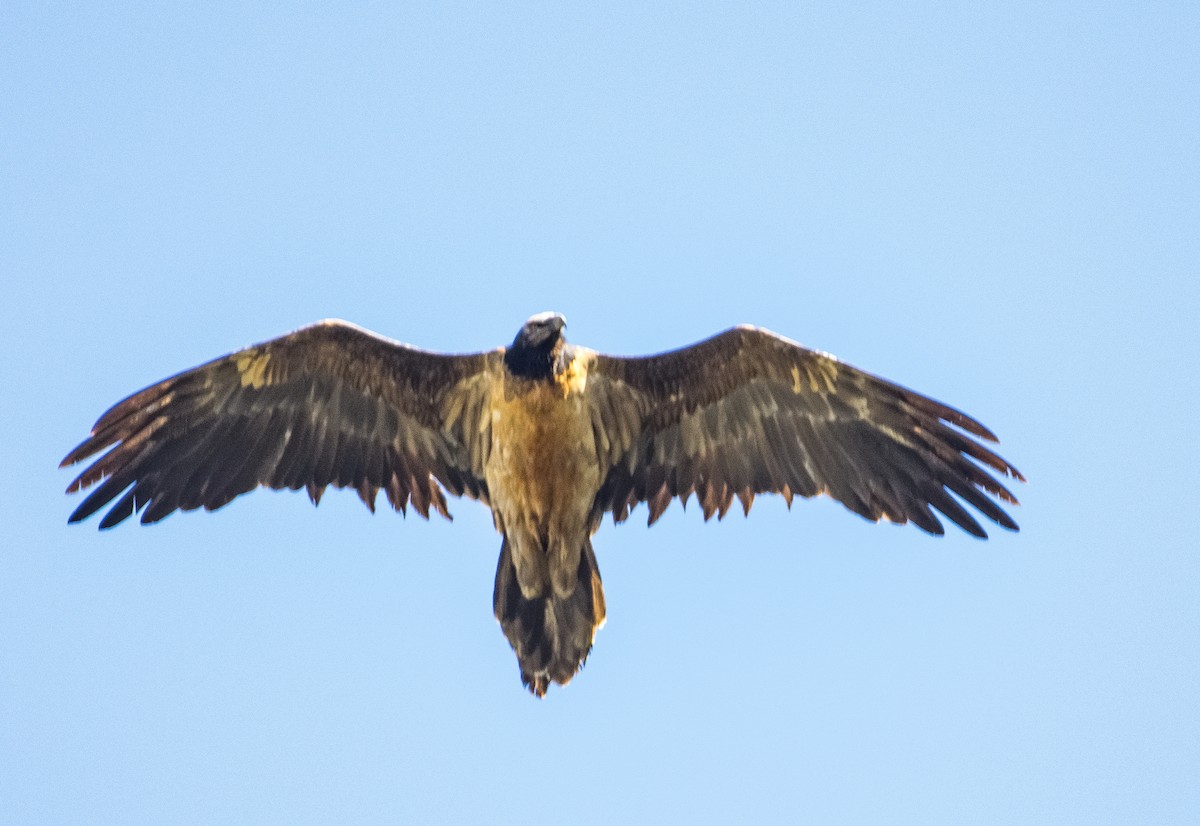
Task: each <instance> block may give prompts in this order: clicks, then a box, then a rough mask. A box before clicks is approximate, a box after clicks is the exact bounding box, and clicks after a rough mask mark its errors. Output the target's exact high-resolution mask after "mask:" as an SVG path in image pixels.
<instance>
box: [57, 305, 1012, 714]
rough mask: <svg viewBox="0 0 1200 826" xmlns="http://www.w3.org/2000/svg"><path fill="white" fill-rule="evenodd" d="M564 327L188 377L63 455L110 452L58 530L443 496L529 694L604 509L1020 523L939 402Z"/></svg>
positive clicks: (111, 419)
mask: <svg viewBox="0 0 1200 826" xmlns="http://www.w3.org/2000/svg"><path fill="white" fill-rule="evenodd" d="M564 326H565V321H564V320H563V318H562V317H561V316H559V315H557V314H554V313H543V314H539V315H537V316H534V317H533V318H531V319H530V320H529V321H528V322H526V324H525V325H524V326H523V327H522V328H521V331H520V332H519V333H518V335H517V337H516V339H515V340H514V341H513V343H512V345H510V346H509V347H507V348H500V349H498V350H494V351H491V352H487V353H477V354H470V355H461V356H457V355H441V354H436V353H429V352H426V351H422V350H418V349H416V348H412V347H409V346H407V345H403V344H400V343H398V342H393V341H390V340H387V339H383V338H381V337H378V336H375V335H374V334H372V333H369V332H367V331H365V330H362V329H360V328H357V327H354V326H353V325H350V324H346V323H345V322H336V321H335V322H322V323H319V324H316V325H313V326H310V327H306V328H303V329H301V330H298V331H296V332H294V333H290V334H288V335H286V336H282V337H280V338H277V339H273V340H271V341H268V342H264V343H262V344H259V345H255V346H253V347H249V348H246V349H244V350H241V351H238V352H236V353H233V354H231V355H229V356H225V357H223V358H219V359H216V360H214V361H212V362H209V363H208V364H205V365H201V366H200V367H197V368H195V369H193V370H189V371H186V372H184V373H180V374H179V375H177V376H174V377H172V378H170V379H167V380H165V381H162V382H159V383H158V384H155V385H152V386H151V387H148V388H146V389H145V390H143V391H141V392H139V393H137V394H134V395H133V396H131V397H129V398H128V399H126V400H124V401H122V402H120V403H118V404H117V405H115V406H114V407H113V408H112V409H111V410H109V411H108V412H107V413H105V414H104V416H102V417H101V418H100V420H99V421H98V422H97V423H96V426H95V427H94V428H93V430H92V435H91V436H90V437H89V438H88V439H86V440H85V441H84V442H83V443H82V444H80V445H79V447H77V448H76V449H75V450H73V451H72V452H71V453H70V454H68V455H67V457H66V458H65V459H64V460H63V464H64V465H66V464H71V463H74V462H78V461H81V460H83V459H85V458H88V457H89V456H94V455H95V454H97V453H100V452H101V451H104V450H106V449H108V452H107V453H104V454H103V455H102V456H100V458H98V459H96V460H95V461H94V463H93V464H92V465H90V466H89V467H88V468H87V469H85V470H84V472H83V473H81V474H80V475H79V476H78V477H77V478H76V479H75V481H74V482H73V483H72V484H71V486H70V488H68V490H69V491H76V490H80V489H82V488H85V487H88V486H91V485H94V484H98V487H97V488H96V489H95V490H94V491H93V492H92V493H91V494H90V495H89V496H88V497H87V499H85V501H84V502H83V503H82V504H81V505H80V506H79V507H78V508H77V509H76V511H75V512H74V513H73V514H72V516H71V521H78V520H81V519H84V518H86V517H87V516H89V515H91V514H92V513H95V512H96V511H97V510H99V509H101V508H102V507H104V506H106V505H108V504H109V503H110V502H112V501H113V500H114V499H116V500H117V501H116V504H114V505H113V506H112V507H111V508H110V510H109V511H108V513H107V514H106V515H105V517H104V518H103V519H102V521H101V527H111V526H112V525H115V524H117V523H118V522H120V521H122V520H124V519H125V518H127V517H129V516H130V515H132V514H133V513H135V512H137V511H139V510H140V512H141V521H142V522H143V523H146V522H154V521H157V520H159V519H161V518H163V517H164V516H166V515H167V514H169V513H171V512H172V511H174V510H176V509H183V510H191V509H193V508H198V507H204V508H206V509H210V510H211V509H215V508H218V507H221V506H222V505H224V504H226V503H227V502H229V501H230V500H232V499H233V498H234V497H236V496H238V495H240V494H242V493H245V492H247V491H249V490H252V489H254V488H255V487H258V486H260V485H261V486H267V487H273V488H291V489H293V490H295V489H299V488H302V487H303V488H306V489H307V490H308V492H309V495H310V497H311V498H312V499H313V501H314V502H316V501H319V499H320V497H321V494H322V492H323V491H324V489H325V488H326V487H327V486H328V485H334V486H336V487H348V488H353V489H355V490H356V491H357V492H358V494H359V496H360V497H361V498H362V499H363V501H364V502H365V503H367V505H368V506H369V507H370V508H371V509H372V510H374V502H375V498H376V495H377V494H378V492H379V491H381V490H382V491H384V493H385V494H386V496H387V498H388V501H389V502H390V503H391V504H392V505H393V507H396V508H398V509H401V510H405V509H406V508H407V506H408V505H409V504H412V505H413V506H414V507H415V508H417V510H418V511H419V512H420V513H421V514H422V515H425V516H428V513H429V510H430V509H431V508H433V509H435V510H437V511H439V512H441V513H442V514H443V515H448V514H447V511H446V504H445V499H444V496H443V493H442V491H443V489H445V490H447V491H449V492H451V493H453V494H455V495H466V496H469V497H472V498H475V499H479V500H480V501H482V502H484V503H485V504H487V505H488V506H490V508H491V510H492V515H493V519H494V521H495V525H496V529H497V530H498V531H499V532H500V533H501V535H502V536H503V542H502V544H501V551H500V559H499V562H498V564H497V570H496V586H495V591H494V594H493V606H494V610H495V614H496V617H497V619H498V620H499V621H500V624H501V626H502V628H503V630H504V633H505V635H506V636H507V637H508V640H509V642H510V643H511V644H512V646H513V648H514V650H515V651H516V653H517V658H518V661H519V663H520V666H521V677H522V681H523V682H524V683H525V684H526V685H527V686H528V687H529V688H530V690H532V691H533V692H534V693H536V694H538V695H539V696H540V695H542V694H544V693H545V691H546V689H547V687H548V686H549V684H550V683H551V682H558V683H564V684H565V683H566V682H568V681H569V680H570V679H571V677H572V676H574V674H575V673H576V672H577V671H578V669H579V667H580V666H581V665H582V664H583V662H584V660H585V659H586V657H587V654H588V652H589V651H590V649H591V646H592V642H593V639H594V636H595V632H596V630H597V629H598V628H599V627H600V625H601V624H603V622H604V618H605V601H604V591H603V587H602V585H601V581H600V573H599V568H598V565H597V562H596V557H595V553H594V551H593V548H592V544H591V536H592V534H594V533H595V531H596V529H597V528H598V527H599V524H600V519H601V517H602V516H603V515H604V514H605V513H611V514H612V515H613V518H614V520H615V521H623V520H624V519H625V518H626V516H627V515H628V512H629V509H630V508H631V507H633V506H634V505H636V504H637V503H639V502H645V503H646V504H647V505H648V507H649V511H650V521H651V522H653V521H654V520H656V519H657V518H658V516H659V515H661V513H662V512H663V510H664V509H665V508H666V507H667V505H668V504H669V503H670V501H671V500H672V499H673V498H676V497H678V498H680V499H681V500H683V501H684V503H685V504H686V501H687V499H688V498H689V497H690V496H692V495H693V494H694V495H695V496H696V498H697V500H698V501H699V503H700V507H701V508H702V510H703V512H704V516H705V518H706V519H707V518H709V517H710V516H712V515H713V514H717V515H718V516H719V517H721V516H724V514H725V512H726V511H727V509H728V508H729V506H730V504H731V503H732V501H733V499H734V498H737V499H739V500H740V501H741V503H742V506H743V508H744V509H745V511H746V512H747V513H748V512H749V508H750V503H751V501H752V500H753V499H754V496H755V495H756V494H759V493H764V492H776V493H781V494H782V495H783V496H784V497H785V498H786V499H787V501H788V503H789V505H790V503H791V499H792V496H793V495H800V496H814V495H817V494H822V493H824V494H828V495H830V496H832V497H833V498H835V499H837V500H839V501H841V502H842V503H843V504H845V505H846V506H847V507H848V508H850V509H851V510H853V511H855V512H856V513H859V514H861V515H862V516H865V517H867V518H869V519H873V520H880V519H886V520H888V521H892V522H900V523H903V522H907V521H913V522H914V523H916V524H917V525H918V526H920V527H921V528H923V529H925V530H927V531H929V532H932V533H941V531H942V528H941V524H940V522H939V521H938V519H937V518H936V517H935V516H934V515H933V513H932V512H931V511H930V506H932V507H934V508H937V509H938V510H939V511H941V513H942V514H944V515H945V516H947V517H948V518H950V519H951V520H952V521H954V522H955V523H956V524H958V525H959V526H960V527H962V528H963V529H964V530H966V531H968V532H969V533H972V534H974V535H976V536H985V535H986V534H985V533H984V531H983V529H982V528H981V527H980V526H979V524H978V522H976V521H975V519H974V518H973V517H972V515H971V514H970V513H969V512H967V510H966V509H965V508H964V507H963V505H962V504H961V503H960V502H959V499H961V500H963V501H965V502H966V503H967V504H970V505H971V506H973V507H974V508H976V509H977V510H979V511H980V512H981V513H983V514H984V515H985V516H987V517H988V518H989V519H991V520H993V521H995V522H997V523H998V524H1000V525H1002V526H1004V527H1006V528H1010V529H1013V530H1015V529H1016V524H1015V523H1014V522H1013V521H1012V520H1011V518H1009V516H1008V515H1007V514H1006V513H1005V512H1004V511H1003V510H1002V509H1001V508H999V507H998V506H997V505H996V503H995V502H994V501H993V499H992V498H990V497H995V498H997V499H1000V500H1001V501H1006V502H1010V503H1012V504H1015V503H1016V499H1015V498H1014V497H1013V496H1012V494H1011V493H1009V491H1008V490H1007V489H1005V488H1004V487H1003V486H1002V485H1001V484H1000V483H999V482H998V481H997V480H996V479H995V478H994V477H993V476H992V475H991V474H990V473H988V472H987V470H986V469H987V468H990V469H992V470H994V471H998V472H1000V473H1002V474H1006V475H1012V476H1015V477H1017V478H1021V477H1020V474H1019V473H1017V471H1016V469H1015V468H1013V467H1012V466H1011V465H1010V464H1008V463H1007V462H1006V461H1005V460H1003V459H1001V458H1000V457H999V456H997V455H996V454H995V453H993V452H992V451H991V450H989V449H988V448H986V447H984V446H983V445H982V444H980V442H978V441H976V439H975V438H971V437H972V436H974V437H977V438H980V439H986V440H994V438H995V437H994V436H992V434H991V433H990V432H989V431H988V430H987V429H986V428H984V427H983V426H982V425H980V424H979V423H978V422H977V421H975V420H974V419H972V418H970V417H968V416H966V415H965V414H963V413H960V412H959V411H957V410H954V409H953V408H950V407H947V406H945V405H942V404H940V403H939V402H935V401H933V400H931V399H929V398H927V397H925V396H921V395H920V394H917V393H914V392H912V391H910V390H906V389H905V388H902V387H899V386H898V385H894V384H891V383H890V382H887V381H885V380H883V379H879V378H877V377H875V376H872V375H870V374H868V373H864V372H862V371H860V370H857V369H855V368H853V367H849V366H848V365H845V364H842V363H841V362H839V361H837V360H836V359H834V358H833V357H832V356H828V355H826V354H824V353H819V352H817V351H813V350H808V349H805V348H803V347H801V346H799V345H797V344H795V343H794V342H791V341H788V340H786V339H783V338H781V337H779V336H776V335H774V334H773V333H769V332H767V331H764V330H758V329H755V328H750V327H738V328H734V329H732V330H729V331H727V332H725V333H722V334H720V335H718V336H715V337H713V338H711V339H708V340H706V341H703V342H700V343H699V344H696V345H692V346H690V347H686V348H683V349H681V350H676V351H673V352H670V353H664V354H661V355H657V356H649V357H644V358H618V357H612V356H604V355H601V354H599V353H596V352H595V351H592V350H588V349H586V348H582V347H574V346H571V345H568V344H567V343H566V341H565V339H564V338H563V337H562V330H563V327H564ZM950 494H954V496H951V495H950ZM955 496H957V497H958V498H959V499H956V498H955ZM117 497H121V498H120V499H117Z"/></svg>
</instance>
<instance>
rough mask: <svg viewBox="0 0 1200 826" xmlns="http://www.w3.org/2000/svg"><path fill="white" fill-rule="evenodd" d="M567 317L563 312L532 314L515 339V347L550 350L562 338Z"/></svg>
mask: <svg viewBox="0 0 1200 826" xmlns="http://www.w3.org/2000/svg"><path fill="white" fill-rule="evenodd" d="M566 326H567V319H566V318H564V317H563V315H562V314H561V313H555V312H550V311H547V312H544V313H538V314H537V315H535V316H531V317H530V318H529V320H528V321H526V322H525V324H523V325H522V326H521V329H520V331H518V332H517V337H516V338H515V339H513V344H512V346H513V349H526V348H528V349H533V350H550V349H553V347H554V345H555V344H557V343H558V342H559V340H560V339H562V337H563V335H562V331H563V328H564V327H566Z"/></svg>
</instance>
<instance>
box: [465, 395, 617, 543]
mask: <svg viewBox="0 0 1200 826" xmlns="http://www.w3.org/2000/svg"><path fill="white" fill-rule="evenodd" d="M585 381H586V377H585V375H577V376H573V377H572V376H570V374H569V373H568V374H567V375H565V376H563V377H561V380H560V381H557V382H553V383H552V382H545V381H538V382H535V381H526V380H520V379H512V380H509V381H508V382H507V383H506V386H505V392H503V393H498V394H495V395H494V396H493V399H492V404H491V417H492V427H491V432H492V449H491V453H490V457H489V459H488V464H487V482H488V490H489V491H490V493H491V498H492V507H493V510H494V511H495V512H496V514H497V517H498V524H497V527H499V528H500V529H501V530H505V529H506V528H505V526H508V527H509V528H517V527H518V525H519V526H520V527H522V528H523V529H528V530H532V531H534V532H535V533H537V534H539V535H543V536H544V535H546V533H547V532H548V531H553V530H554V529H555V527H556V526H557V527H561V528H563V529H568V528H570V529H575V528H577V527H578V526H579V525H582V524H584V523H585V521H586V519H587V516H588V514H589V512H590V510H591V505H592V499H593V497H594V496H595V495H596V491H597V490H598V488H599V485H600V468H599V463H598V462H597V459H596V444H595V437H594V435H593V433H592V423H591V420H590V417H589V414H588V409H587V405H586V402H585V399H584V396H583V393H582V390H583V387H584V383H585Z"/></svg>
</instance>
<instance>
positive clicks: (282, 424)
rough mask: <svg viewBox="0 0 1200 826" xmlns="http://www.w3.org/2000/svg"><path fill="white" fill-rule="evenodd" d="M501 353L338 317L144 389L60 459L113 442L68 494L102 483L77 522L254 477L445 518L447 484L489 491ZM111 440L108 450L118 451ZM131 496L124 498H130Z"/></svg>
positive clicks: (220, 492)
mask: <svg viewBox="0 0 1200 826" xmlns="http://www.w3.org/2000/svg"><path fill="white" fill-rule="evenodd" d="M498 359H499V351H496V352H494V353H477V354H473V355H461V356H458V355H440V354H437V353H430V352H426V351H423V350H418V349H416V348H414V347H409V346H407V345H404V344H400V343H399V342H395V341H391V340H389V339H385V338H383V337H381V336H377V335H375V334H374V333H371V332H368V331H366V330H363V329H361V328H359V327H355V326H354V325H351V324H348V323H346V322H341V321H325V322H320V323H318V324H314V325H312V326H309V327H305V328H303V329H300V330H297V331H296V332H293V333H289V334H288V335H285V336H282V337H280V338H276V339H273V340H271V341H266V342H263V343H262V344H257V345H255V346H253V347H248V348H246V349H244V350H240V351H238V352H236V353H231V354H230V355H227V356H224V357H222V358H218V359H215V360H213V361H211V362H208V363H207V364H203V365H201V366H199V367H196V368H194V369H192V370H188V371H186V372H183V373H180V374H178V375H176V376H173V377H172V378H169V379H166V380H164V381H161V382H159V383H158V384H155V385H153V386H151V387H148V388H146V389H145V390H142V391H141V392H139V393H135V394H134V395H132V396H130V397H129V398H127V399H125V400H124V401H122V402H119V403H118V404H116V405H115V406H113V408H112V409H111V410H109V411H108V412H107V413H105V414H104V415H103V416H101V417H100V419H99V421H97V422H96V425H95V427H93V428H92V433H91V436H89V437H88V438H87V439H85V440H84V441H83V443H82V444H80V445H79V446H78V447H77V448H75V449H74V450H72V451H71V452H70V453H69V454H67V456H66V458H65V459H63V461H62V464H63V466H66V465H70V464H74V463H76V462H79V461H82V460H84V459H87V458H88V457H91V456H94V455H95V454H97V453H99V452H101V451H103V450H105V449H109V450H108V452H107V453H105V454H104V455H102V456H101V457H100V458H98V459H96V460H95V461H94V462H93V463H92V464H91V465H90V466H89V467H88V468H87V469H86V470H84V471H83V472H82V473H81V474H80V475H79V476H78V477H77V478H76V479H75V480H74V481H73V482H72V483H71V485H70V487H68V488H67V491H68V492H75V491H78V490H81V489H83V488H86V487H89V486H91V485H94V484H96V483H100V484H99V486H98V487H97V488H95V490H93V491H92V492H91V493H90V495H89V496H88V497H87V498H86V499H85V500H84V501H83V502H82V503H81V504H80V505H79V507H78V508H77V509H76V510H75V512H74V513H73V514H71V518H70V521H72V522H77V521H79V520H81V519H85V518H87V517H88V516H90V515H91V514H93V513H95V512H96V511H97V510H99V509H101V508H103V507H105V506H106V505H107V504H108V503H110V502H112V501H113V500H114V499H117V497H119V496H120V497H121V498H120V499H119V500H118V501H117V503H116V504H115V505H113V506H112V508H111V509H110V510H109V511H108V513H106V514H105V516H104V518H103V520H101V522H100V527H101V528H108V527H112V526H113V525H116V524H117V523H118V522H121V521H122V520H124V519H126V518H128V517H129V516H131V515H132V514H133V513H134V511H135V510H139V509H140V510H141V521H142V522H143V523H149V522H156V521H158V520H159V519H162V518H163V517H165V516H166V515H168V514H169V513H171V512H173V511H175V510H176V509H181V510H192V509H194V508H199V507H203V508H206V509H208V510H213V509H216V508H219V507H221V506H222V505H225V504H226V503H228V502H229V501H230V500H231V499H233V498H234V497H235V496H238V495H240V494H242V493H246V492H247V491H250V490H253V489H254V488H256V487H258V486H259V485H264V486H267V487H271V488H291V489H292V490H298V489H300V488H302V487H303V488H307V490H308V493H309V496H310V497H311V498H312V499H313V501H314V502H317V501H318V500H319V499H320V497H321V494H322V492H323V491H324V490H325V488H326V486H328V485H334V486H336V487H344V488H353V489H355V490H357V491H358V494H359V496H360V497H362V499H363V501H364V502H365V503H366V504H367V506H368V507H369V508H371V509H372V510H374V507H375V506H374V501H375V497H376V494H377V493H378V492H379V491H380V490H383V491H384V492H385V493H386V495H387V498H388V501H389V502H391V504H392V506H393V507H395V508H397V509H400V510H405V509H406V507H407V504H408V503H409V502H410V501H411V502H412V504H413V506H414V507H415V508H416V509H417V510H418V511H419V512H420V513H421V514H422V515H423V516H428V514H429V508H430V506H433V507H434V508H435V509H436V510H437V511H439V512H440V513H442V514H443V515H448V514H447V512H446V502H445V498H444V497H443V495H442V490H441V487H439V485H438V483H439V482H440V483H441V485H442V486H445V488H446V489H447V490H448V491H450V492H451V493H453V494H456V495H463V494H466V495H468V496H472V497H475V498H480V499H484V500H486V499H487V486H486V483H485V482H484V477H483V468H484V464H485V463H486V460H487V456H486V452H487V450H488V448H489V444H490V437H489V436H488V432H487V427H488V417H487V416H486V415H485V414H486V411H487V394H488V387H489V383H488V375H489V371H490V370H492V369H493V368H494V367H495V366H496V365H497V364H498ZM110 448H111V449H110ZM122 494H124V495H123V496H122Z"/></svg>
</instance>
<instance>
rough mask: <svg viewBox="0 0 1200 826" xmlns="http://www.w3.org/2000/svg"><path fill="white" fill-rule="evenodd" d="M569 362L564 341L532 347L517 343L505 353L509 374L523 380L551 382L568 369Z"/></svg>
mask: <svg viewBox="0 0 1200 826" xmlns="http://www.w3.org/2000/svg"><path fill="white" fill-rule="evenodd" d="M569 362H570V358H569V356H568V354H567V349H566V347H565V346H564V343H563V340H562V339H558V340H557V341H555V342H553V343H552V344H551V343H547V344H543V345H538V346H532V347H531V346H529V345H524V344H520V343H517V344H514V345H513V346H512V347H509V348H508V350H507V351H506V352H505V353H504V366H505V367H507V368H508V372H509V373H511V374H512V375H514V376H516V377H518V378H522V379H533V380H539V379H541V380H546V381H551V380H553V379H554V377H555V376H557V375H559V374H561V373H562V372H563V371H565V370H566V369H567V366H568V364H569Z"/></svg>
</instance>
